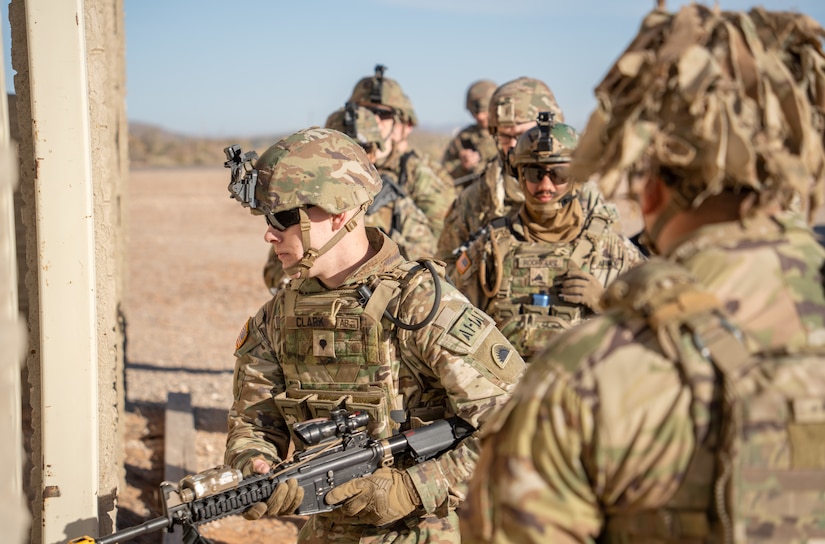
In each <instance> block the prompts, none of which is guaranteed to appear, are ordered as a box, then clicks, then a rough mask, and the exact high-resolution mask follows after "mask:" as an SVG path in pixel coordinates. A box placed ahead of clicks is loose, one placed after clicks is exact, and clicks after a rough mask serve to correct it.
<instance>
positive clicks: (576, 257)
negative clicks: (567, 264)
mask: <svg viewBox="0 0 825 544" xmlns="http://www.w3.org/2000/svg"><path fill="white" fill-rule="evenodd" d="M609 224H610V223H609V221H608V219H607V217H605V216H602V215H591V216H590V219H589V220H588V222H587V226H586V227H585V228H584V230H583V231H582V233H581V234H580V235H579V239H578V242H577V243H576V247H575V248H574V249H573V252H572V253H571V254H570V260H571V261H573V262H574V263H576V265H577V266H578V267H579V268H582V264H583V263H584V260H585V259H586V258H587V256H588V255H590V253H591V252H592V251H593V250H594V249H595V247H596V244H594V243H593V240H595V239H598V238H599V237H600V236H601V235H602V234H603V233H604V231H605V230H607V228H608V225H609Z"/></svg>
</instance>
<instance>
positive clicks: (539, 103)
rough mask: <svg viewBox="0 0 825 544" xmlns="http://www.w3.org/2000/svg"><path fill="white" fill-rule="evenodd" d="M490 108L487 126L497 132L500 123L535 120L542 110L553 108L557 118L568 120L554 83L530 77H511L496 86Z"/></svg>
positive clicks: (513, 123)
mask: <svg viewBox="0 0 825 544" xmlns="http://www.w3.org/2000/svg"><path fill="white" fill-rule="evenodd" d="M488 111H489V112H490V116H489V120H488V125H487V128H488V130H489V131H490V134H493V135H495V134H496V131H497V130H498V127H503V126H515V125H520V124H522V123H529V122H530V121H535V120H536V116H537V115H538V114H539V112H540V111H550V112H552V113H553V114H554V115H555V116H556V121H558V122H560V123H561V122H564V114H563V113H562V111H561V108H559V105H558V103H556V97H555V96H554V95H553V91H551V90H550V87H548V86H547V85H545V84H544V83H543V82H541V81H539V80H538V79H533V78H529V77H520V78H518V79H514V80H513V81H508V82H507V83H505V84H503V85H501V86H500V87H499V88H498V89H496V91H495V92H494V93H493V96H492V97H491V98H490V108H489V110H488Z"/></svg>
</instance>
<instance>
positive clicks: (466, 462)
mask: <svg viewBox="0 0 825 544" xmlns="http://www.w3.org/2000/svg"><path fill="white" fill-rule="evenodd" d="M238 177H240V176H238ZM252 184H254V191H251V190H250V188H251V186H252ZM380 188H381V180H380V177H379V176H378V173H377V171H376V169H375V167H374V166H373V164H372V163H371V162H370V160H369V159H368V157H367V156H366V153H365V152H364V150H363V149H362V148H361V147H360V146H359V145H358V144H357V143H356V142H355V141H353V140H352V139H350V138H349V137H347V136H346V135H344V134H342V133H340V132H338V131H334V130H330V129H320V128H310V129H305V130H302V131H300V132H298V133H296V134H293V135H291V136H288V137H286V138H284V139H283V140H281V141H280V142H278V143H276V144H275V145H273V146H272V147H270V148H269V149H268V150H267V151H265V152H264V153H263V155H262V156H261V157H260V159H258V160H257V161H256V162H255V167H254V169H251V170H250V171H249V172H248V173H247V174H246V176H245V177H244V178H243V179H242V180H237V179H236V178H235V174H234V171H233V181H232V183H230V191H231V192H232V194H233V195H234V196H235V197H236V198H237V199H238V200H240V201H241V202H242V203H244V204H246V205H247V206H249V207H251V208H253V211H254V212H255V213H258V214H263V215H264V216H265V217H266V219H267V222H268V223H269V225H270V228H269V229H268V230H267V232H266V235H265V239H266V240H267V241H268V242H270V243H272V245H273V246H274V247H275V251H276V253H277V255H278V258H279V259H280V260H281V262H282V263H283V265H284V269H285V271H286V272H287V273H288V274H290V275H291V276H292V277H293V278H295V279H293V280H292V281H290V282H289V285H288V286H287V287H286V288H285V289H282V290H280V291H278V293H277V294H276V295H275V296H274V297H273V298H272V299H271V300H270V301H269V302H267V303H266V304H265V305H264V306H263V307H262V308H261V309H260V310H259V311H258V313H257V314H256V315H255V316H254V317H251V318H250V319H249V320H248V321H247V323H245V324H244V326H243V328H242V330H241V333H240V335H239V336H238V340H237V343H236V351H235V356H236V357H237V360H236V364H235V374H234V380H233V382H234V385H233V394H234V403H233V404H232V407H231V409H230V412H229V432H228V436H227V443H226V453H225V461H226V463H227V464H228V465H231V466H233V467H235V468H238V469H240V470H241V471H242V472H243V473H244V474H251V473H253V472H259V473H265V472H267V471H268V470H269V469H270V467H271V466H273V465H275V464H277V463H278V462H279V461H281V460H282V459H284V458H285V457H286V455H287V453H288V451H289V450H290V442H291V438H290V433H291V428H292V425H293V424H294V423H297V422H301V421H306V420H309V419H313V418H316V417H325V416H326V417H328V416H329V412H330V410H333V409H336V408H346V409H350V410H360V411H362V412H366V413H368V414H369V415H370V424H369V426H368V432H369V434H370V435H371V436H372V437H373V438H385V437H390V436H392V435H393V434H395V433H397V432H399V431H403V430H406V429H414V428H418V427H420V426H423V425H426V424H427V423H428V422H431V421H434V420H437V419H442V418H444V417H452V416H453V415H455V416H458V417H459V418H462V419H463V420H465V421H466V422H467V423H469V424H470V425H472V426H473V427H475V428H476V429H480V428H483V425H484V422H485V421H486V420H487V419H488V417H489V416H490V414H491V413H492V412H493V411H494V410H495V409H497V408H498V407H499V406H500V405H501V404H502V403H503V402H504V400H505V399H506V398H507V396H508V392H509V391H510V390H511V389H512V387H513V385H514V383H515V382H516V380H517V379H518V377H519V375H520V374H521V372H522V370H523V367H524V362H523V360H522V359H521V357H520V356H519V355H518V353H517V352H516V350H515V349H514V348H513V347H512V346H511V345H510V344H509V343H508V342H507V340H506V339H505V338H504V337H503V336H502V335H501V333H500V332H499V331H498V329H496V328H495V324H494V323H493V322H492V321H491V320H490V318H489V317H487V316H486V315H485V314H484V313H483V312H481V310H479V309H477V308H475V307H473V306H472V305H471V304H470V303H469V302H467V299H465V298H464V297H463V296H462V295H461V294H460V293H458V292H457V291H456V290H455V289H454V288H453V287H452V286H451V285H449V283H447V282H446V281H445V280H444V279H443V269H442V268H441V267H440V266H439V265H438V264H437V263H435V262H432V261H424V262H423V263H415V262H410V261H407V260H406V259H404V258H403V257H402V256H401V254H400V253H399V251H398V246H397V245H396V244H395V243H394V242H393V241H392V240H390V239H389V238H388V237H387V236H386V235H384V234H383V233H382V232H381V231H379V230H378V229H376V228H371V227H366V226H364V224H363V221H362V218H363V216H364V214H365V213H366V211H367V209H368V208H369V206H370V204H371V202H372V200H373V198H374V197H375V195H376V194H377V193H378V191H379V190H380ZM253 195H254V196H253ZM476 454H477V443H476V438H475V435H473V436H471V437H469V438H467V439H465V440H463V441H462V442H461V443H460V444H459V445H458V446H456V447H455V448H454V449H451V450H449V451H448V452H446V453H444V454H442V455H440V456H439V457H436V458H434V459H431V460H428V461H426V462H423V463H419V464H410V463H408V462H405V461H402V460H401V459H398V460H396V463H395V464H393V465H392V466H387V467H384V468H381V469H379V470H378V471H376V472H375V473H373V474H371V475H369V476H365V477H363V478H358V479H355V480H352V481H350V482H347V483H345V484H342V485H339V486H337V487H335V488H333V489H332V490H331V491H330V492H329V494H328V495H327V496H326V501H327V503H329V504H337V505H339V506H340V507H339V508H336V509H335V510H333V511H332V512H329V513H325V514H317V515H313V516H311V517H310V518H309V520H308V522H307V524H306V525H304V527H303V528H302V529H301V533H300V535H299V541H300V542H369V543H372V542H397V543H405V542H410V543H411V542H425V541H426V542H435V541H439V542H441V541H443V542H456V543H457V542H459V539H460V536H459V533H458V518H457V515H456V513H455V508H456V506H457V505H458V504H459V503H460V502H461V500H462V499H463V497H464V495H465V493H466V481H467V479H468V478H469V475H470V473H471V472H472V470H473V467H474V461H475V458H476ZM302 499H303V490H302V488H300V487H298V486H297V485H296V482H295V481H294V480H293V481H290V482H284V483H282V484H279V486H278V487H277V488H276V489H275V491H274V492H273V494H272V496H271V497H270V499H269V500H268V501H267V502H266V503H258V504H256V505H254V506H253V507H252V508H251V509H250V510H248V511H247V512H246V513H245V515H246V517H247V518H249V519H256V518H258V517H260V516H261V515H264V514H267V515H272V516H278V515H287V514H290V513H293V512H294V511H295V509H296V508H297V506H298V505H299V504H300V502H301V500H302Z"/></svg>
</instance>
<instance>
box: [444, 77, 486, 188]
mask: <svg viewBox="0 0 825 544" xmlns="http://www.w3.org/2000/svg"><path fill="white" fill-rule="evenodd" d="M495 90H496V84H495V83H494V82H492V81H490V80H489V79H482V80H479V81H476V82H475V83H473V84H472V85H470V88H469V89H467V99H466V107H467V111H468V112H470V115H472V116H473V119H475V123H473V124H472V125H468V126H466V127H464V128H462V129H461V130H460V131H459V132H458V134H456V136H455V138H453V139H452V140H451V141H450V143H449V145H448V146H447V149H446V150H445V151H444V157H443V158H442V159H441V164H443V165H444V168H445V169H446V170H447V172H449V174H450V175H451V176H452V177H453V179H455V180H458V178H461V177H463V176H468V175H471V174H475V173H477V172H479V171H480V170H481V169H483V168H484V165H485V164H487V163H488V162H489V161H491V160H493V159H495V158H496V154H497V152H498V150H497V148H496V141H495V139H494V138H493V136H492V135H491V134H490V131H489V130H488V129H487V120H488V119H489V112H488V110H489V108H490V97H491V96H493V93H494V92H495ZM459 183H461V182H459Z"/></svg>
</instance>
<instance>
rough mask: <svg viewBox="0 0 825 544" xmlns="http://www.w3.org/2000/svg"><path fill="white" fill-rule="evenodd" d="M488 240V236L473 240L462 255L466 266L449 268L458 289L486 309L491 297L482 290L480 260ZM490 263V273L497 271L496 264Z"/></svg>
mask: <svg viewBox="0 0 825 544" xmlns="http://www.w3.org/2000/svg"><path fill="white" fill-rule="evenodd" d="M486 242H487V238H486V237H483V238H478V239H476V240H473V242H472V243H471V244H470V246H469V248H468V249H467V252H466V255H465V256H463V257H461V259H462V260H463V262H464V263H465V264H464V266H463V267H462V268H461V269H460V270H461V272H459V269H457V268H456V267H455V266H453V267H451V268H450V269H449V271H448V272H449V277H450V281H451V282H452V283H453V285H455V287H456V289H458V291H459V292H460V293H461V294H462V295H464V296H465V297H467V300H469V301H470V304H472V305H473V306H475V307H476V308H480V309H482V310H486V308H487V304H489V302H490V299H488V298H487V296H486V295H485V294H484V292H483V291H482V290H481V284H480V283H479V275H478V269H479V261H480V260H481V259H482V257H483V254H484V251H483V250H484V244H485V243H486ZM487 264H488V265H490V268H489V270H490V271H491V272H490V273H493V272H495V270H493V267H494V266H495V265H494V264H493V263H489V262H488V263H487Z"/></svg>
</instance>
